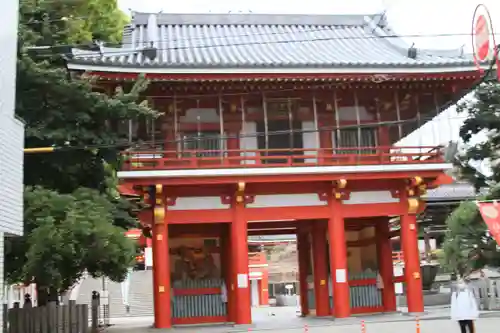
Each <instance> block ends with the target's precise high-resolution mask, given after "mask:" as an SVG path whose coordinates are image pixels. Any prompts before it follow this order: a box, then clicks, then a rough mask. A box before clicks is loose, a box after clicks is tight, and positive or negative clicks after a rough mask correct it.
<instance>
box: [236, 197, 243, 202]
mask: <svg viewBox="0 0 500 333" xmlns="http://www.w3.org/2000/svg"><path fill="white" fill-rule="evenodd" d="M236 202H237V203H242V202H243V196H242V195H237V196H236Z"/></svg>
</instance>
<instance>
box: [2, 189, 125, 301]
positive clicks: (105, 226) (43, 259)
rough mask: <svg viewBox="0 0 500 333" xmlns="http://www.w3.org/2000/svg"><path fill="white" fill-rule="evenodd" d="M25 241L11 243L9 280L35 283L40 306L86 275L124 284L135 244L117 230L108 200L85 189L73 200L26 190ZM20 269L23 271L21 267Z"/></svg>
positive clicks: (75, 193) (118, 228)
mask: <svg viewBox="0 0 500 333" xmlns="http://www.w3.org/2000/svg"><path fill="white" fill-rule="evenodd" d="M24 200H25V206H26V210H25V217H24V218H25V232H26V236H25V237H19V238H13V239H11V241H10V242H9V249H8V250H9V258H10V260H9V261H8V262H9V263H10V264H11V265H12V264H13V261H16V262H14V264H15V265H14V266H10V267H8V269H6V278H7V279H8V280H14V279H17V280H18V281H19V280H20V281H23V282H25V283H36V284H37V288H38V290H39V291H40V293H39V304H40V303H41V304H44V303H45V302H46V299H44V297H45V296H49V295H50V297H56V296H58V295H59V294H60V293H62V292H64V291H66V290H68V289H69V288H70V287H71V286H72V285H73V284H74V283H75V282H77V280H78V279H79V278H81V276H82V274H83V272H84V270H86V271H87V272H88V273H89V274H91V275H92V276H94V277H99V276H104V275H105V276H108V277H110V278H111V279H113V280H117V281H120V280H122V279H123V278H124V276H125V274H126V273H127V267H129V266H130V265H131V263H132V260H133V258H134V254H135V248H134V244H133V243H131V242H130V241H129V240H128V239H127V238H126V237H124V236H123V229H122V228H120V227H117V226H115V225H114V224H113V219H114V217H113V211H114V210H115V209H116V208H115V207H114V205H113V204H112V203H111V202H110V201H109V200H108V198H107V197H106V196H105V195H102V194H101V193H99V192H98V191H95V190H91V189H87V188H81V189H78V190H76V191H75V192H73V193H71V194H60V193H59V192H57V191H53V190H47V189H44V188H41V187H27V188H26V190H25V197H24ZM18 262H19V263H22V265H19V264H18Z"/></svg>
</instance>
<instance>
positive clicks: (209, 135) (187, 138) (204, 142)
mask: <svg viewBox="0 0 500 333" xmlns="http://www.w3.org/2000/svg"><path fill="white" fill-rule="evenodd" d="M180 145H181V147H180V149H181V151H182V152H183V155H184V156H191V155H192V154H196V156H220V155H221V150H223V149H224V144H223V142H222V139H221V137H220V133H219V132H200V133H197V132H187V133H184V134H183V135H182V140H181V142H180Z"/></svg>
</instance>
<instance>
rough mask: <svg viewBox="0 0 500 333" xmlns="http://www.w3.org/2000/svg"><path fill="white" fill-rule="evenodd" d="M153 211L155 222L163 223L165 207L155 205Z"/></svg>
mask: <svg viewBox="0 0 500 333" xmlns="http://www.w3.org/2000/svg"><path fill="white" fill-rule="evenodd" d="M153 213H154V217H155V224H163V223H165V207H163V206H156V207H155V208H154V211H153Z"/></svg>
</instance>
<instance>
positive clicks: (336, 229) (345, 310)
mask: <svg viewBox="0 0 500 333" xmlns="http://www.w3.org/2000/svg"><path fill="white" fill-rule="evenodd" d="M329 206H330V218H329V220H328V239H329V244H330V275H331V278H332V286H333V310H334V312H335V317H336V318H346V317H349V316H350V315H351V305H350V299H349V283H348V277H347V246H346V236H345V225H344V217H343V216H342V202H341V201H340V200H338V199H336V198H335V197H333V196H332V197H331V198H330V200H329Z"/></svg>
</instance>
